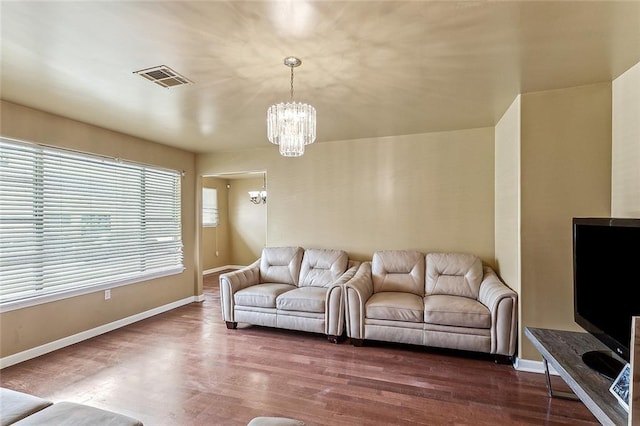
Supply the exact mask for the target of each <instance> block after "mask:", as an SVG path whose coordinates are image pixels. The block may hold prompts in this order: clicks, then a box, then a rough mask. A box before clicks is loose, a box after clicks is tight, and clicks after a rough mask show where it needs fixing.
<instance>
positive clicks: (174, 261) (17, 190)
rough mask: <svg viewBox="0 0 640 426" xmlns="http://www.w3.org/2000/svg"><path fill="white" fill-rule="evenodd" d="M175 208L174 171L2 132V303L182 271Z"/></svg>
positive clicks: (8, 305) (19, 302) (32, 301)
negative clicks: (30, 141) (28, 140)
mask: <svg viewBox="0 0 640 426" xmlns="http://www.w3.org/2000/svg"><path fill="white" fill-rule="evenodd" d="M180 215H181V208H180V173H179V172H177V171H174V170H166V169H160V168H156V167H150V166H146V165H140V164H134V163H128V162H122V161H116V160H112V159H106V158H103V157H98V156H91V155H87V154H80V153H74V152H69V151H64V150H58V149H54V148H48V147H43V146H39V145H34V144H27V143H23V142H18V141H14V140H10V139H5V138H0V307H2V309H3V310H10V309H16V308H17V307H21V306H28V305H30V304H35V303H38V302H39V301H44V300H47V301H48V300H50V299H51V300H54V299H55V298H62V297H66V296H69V295H75V294H80V293H82V292H89V291H96V289H97V287H103V288H107V287H113V286H117V285H123V284H128V283H131V282H137V281H142V280H146V279H150V278H154V277H158V276H163V275H169V274H173V273H178V272H181V271H182V270H183V269H184V267H183V264H182V258H183V253H182V251H183V250H182V229H181V216H180ZM87 289H91V290H89V291H87ZM79 290H82V291H79ZM50 296H54V297H53V298H51V297H50ZM43 297H45V299H43ZM25 301H27V303H24V302H25Z"/></svg>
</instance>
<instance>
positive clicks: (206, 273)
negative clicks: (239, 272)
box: [202, 265, 244, 275]
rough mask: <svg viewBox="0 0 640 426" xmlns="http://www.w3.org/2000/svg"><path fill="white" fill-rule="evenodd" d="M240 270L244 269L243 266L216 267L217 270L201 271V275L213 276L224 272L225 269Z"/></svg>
mask: <svg viewBox="0 0 640 426" xmlns="http://www.w3.org/2000/svg"><path fill="white" fill-rule="evenodd" d="M240 268H244V266H242V265H225V266H218V267H217V268H213V269H207V270H206V271H202V275H209V274H215V273H216V272H220V271H224V270H227V269H240Z"/></svg>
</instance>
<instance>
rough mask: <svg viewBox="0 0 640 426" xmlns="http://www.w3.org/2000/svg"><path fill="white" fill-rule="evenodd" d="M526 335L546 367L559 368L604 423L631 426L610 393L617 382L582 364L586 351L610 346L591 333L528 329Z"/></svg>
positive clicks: (568, 382) (576, 392) (578, 394)
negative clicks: (548, 365)
mask: <svg viewBox="0 0 640 426" xmlns="http://www.w3.org/2000/svg"><path fill="white" fill-rule="evenodd" d="M525 335H526V336H527V337H528V338H529V340H531V343H533V345H534V346H535V347H536V349H538V351H539V352H540V354H541V355H542V357H543V358H544V361H545V367H547V363H548V364H551V365H552V366H553V368H555V370H556V371H557V372H558V374H559V375H560V377H562V379H563V380H564V381H565V382H566V383H567V385H569V387H570V388H571V390H572V391H573V392H574V393H575V394H576V396H577V397H578V398H580V400H581V401H582V402H583V403H584V405H586V406H587V408H588V409H589V411H591V412H592V413H593V415H594V416H595V417H596V418H597V419H598V421H600V423H602V424H604V425H616V426H626V425H627V412H626V411H625V410H624V408H622V406H621V405H620V404H618V401H617V400H616V398H615V397H614V396H613V395H612V394H611V392H609V387H611V384H612V383H613V382H612V381H611V380H609V379H607V378H605V377H604V376H601V375H600V374H598V373H596V372H595V371H593V370H592V369H591V368H589V367H587V366H586V365H585V364H584V362H582V354H583V353H584V352H586V351H592V350H607V347H606V346H604V345H603V344H602V343H601V342H600V341H599V340H598V339H596V338H595V337H593V336H592V335H590V334H588V333H576V332H573V331H561V330H548V329H543V328H530V327H527V328H525ZM546 374H548V370H547V372H546ZM547 377H548V376H547ZM547 386H549V394H550V395H552V394H553V391H552V390H551V388H550V382H549V381H547ZM553 396H555V395H553Z"/></svg>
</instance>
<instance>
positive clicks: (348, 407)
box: [0, 275, 597, 426]
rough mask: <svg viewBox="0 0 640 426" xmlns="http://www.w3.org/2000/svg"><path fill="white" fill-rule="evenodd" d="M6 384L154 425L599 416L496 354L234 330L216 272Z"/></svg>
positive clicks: (21, 368)
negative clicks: (194, 290) (552, 393)
mask: <svg viewBox="0 0 640 426" xmlns="http://www.w3.org/2000/svg"><path fill="white" fill-rule="evenodd" d="M0 383H1V385H2V386H3V387H7V388H11V389H15V390H18V391H24V392H29V393H32V394H35V395H37V396H40V397H43V398H48V399H51V400H53V401H54V402H56V401H63V400H66V401H74V402H80V403H85V404H88V405H93V406H96V407H100V408H104V409H108V410H113V411H117V412H120V413H123V414H127V415H130V416H133V417H136V418H138V419H140V420H142V421H143V422H144V424H145V425H147V426H151V425H246V424H247V422H249V421H250V420H251V419H252V418H253V417H256V416H285V417H293V418H296V419H300V420H302V421H304V422H305V423H307V424H308V425H391V424H393V425H419V424H422V425H440V424H443V425H444V424H455V425H515V424H535V425H539V424H546V425H555V424H567V425H569V424H570V425H586V424H597V422H596V420H595V418H594V417H593V416H592V415H591V414H590V413H589V412H588V410H587V409H586V408H585V406H584V405H583V404H582V403H580V402H573V401H564V400H557V399H554V400H550V399H549V398H548V397H547V394H546V389H545V383H544V376H543V375H541V374H533V373H522V372H517V371H515V370H514V369H513V367H511V366H508V365H496V364H494V363H493V362H492V361H491V360H489V359H487V358H484V357H477V356H476V357H474V356H470V355H469V354H452V353H446V352H442V351H434V350H428V349H426V348H416V347H410V346H406V345H402V346H398V345H389V344H382V343H380V344H371V343H370V344H368V345H365V346H364V347H354V346H352V345H350V344H348V342H345V343H341V344H338V345H334V344H331V343H329V342H328V341H327V340H326V339H325V337H324V336H320V335H315V334H309V333H299V332H292V331H286V330H276V329H269V328H263V327H255V326H248V325H242V324H240V325H239V326H238V329H237V330H227V329H226V327H225V324H224V322H223V321H222V318H221V314H220V300H219V293H218V287H217V276H215V275H214V276H209V277H207V278H206V279H205V301H204V302H203V303H193V304H190V305H188V306H184V307H181V308H178V309H175V310H173V311H171V312H167V313H164V314H161V315H157V316H155V317H153V318H149V319H147V320H144V321H140V322H138V323H136V324H133V325H130V326H127V327H124V328H121V329H119V330H116V331H113V332H110V333H107V334H104V335H102V336H98V337H96V338H93V339H90V340H87V341H85V342H82V343H79V344H76V345H73V346H70V347H67V348H65V349H61V350H59V351H56V352H53V353H50V354H47V355H44V356H41V357H39V358H36V359H33V360H30V361H26V362H23V363H21V364H18V365H15V366H12V367H8V368H5V369H3V370H2V372H1V373H0ZM554 384H555V385H556V386H557V387H558V389H559V390H564V389H566V387H565V386H564V385H563V384H562V382H561V381H560V379H559V378H554Z"/></svg>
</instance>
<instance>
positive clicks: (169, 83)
mask: <svg viewBox="0 0 640 426" xmlns="http://www.w3.org/2000/svg"><path fill="white" fill-rule="evenodd" d="M133 73H134V74H138V75H140V76H142V77H144V78H146V79H147V80H149V81H152V82H154V83H155V84H157V85H158V86H162V87H167V88H169V87H175V86H182V85H185V84H193V81H191V80H189V79H188V78H187V77H185V76H183V75H180V74H178V73H177V72H175V71H174V70H172V69H171V68H169V67H168V66H166V65H160V66H158V67H153V68H146V69H143V70H138V71H134V72H133Z"/></svg>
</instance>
